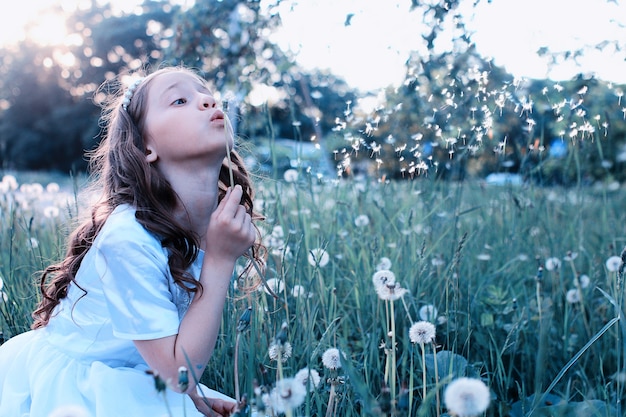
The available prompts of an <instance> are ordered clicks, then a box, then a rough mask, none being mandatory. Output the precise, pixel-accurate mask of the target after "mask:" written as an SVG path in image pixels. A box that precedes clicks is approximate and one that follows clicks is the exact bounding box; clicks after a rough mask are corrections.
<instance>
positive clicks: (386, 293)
mask: <svg viewBox="0 0 626 417" xmlns="http://www.w3.org/2000/svg"><path fill="white" fill-rule="evenodd" d="M408 292H409V290H408V289H406V288H403V287H402V286H401V285H400V284H398V283H397V282H394V283H387V284H384V285H379V286H378V287H376V294H378V298H380V299H381V300H386V301H396V300H399V299H400V298H402V297H404V296H405V295H406V294H407V293H408Z"/></svg>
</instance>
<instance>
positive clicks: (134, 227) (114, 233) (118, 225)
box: [96, 204, 162, 250]
mask: <svg viewBox="0 0 626 417" xmlns="http://www.w3.org/2000/svg"><path fill="white" fill-rule="evenodd" d="M135 213H136V210H135V208H134V207H132V206H130V205H128V204H122V205H119V206H117V207H116V208H115V209H114V210H113V212H112V213H111V214H110V215H109V217H108V218H107V219H106V221H105V223H104V225H103V226H102V229H101V230H100V232H99V233H98V237H97V239H96V244H98V243H100V245H101V244H106V245H107V246H109V245H129V244H130V245H141V246H146V245H149V246H154V247H155V248H158V249H159V250H162V246H161V241H160V239H158V237H157V236H156V235H154V234H153V233H151V232H150V231H148V230H147V229H146V228H145V227H144V226H143V225H142V224H141V223H139V222H138V221H137V218H136V217H135ZM105 242H106V243H105Z"/></svg>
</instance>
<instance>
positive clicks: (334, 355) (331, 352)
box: [322, 348, 341, 370]
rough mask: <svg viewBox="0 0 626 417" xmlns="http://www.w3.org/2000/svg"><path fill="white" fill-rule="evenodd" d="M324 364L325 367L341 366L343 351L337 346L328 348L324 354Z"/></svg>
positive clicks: (337, 367) (336, 367)
mask: <svg viewBox="0 0 626 417" xmlns="http://www.w3.org/2000/svg"><path fill="white" fill-rule="evenodd" d="M322 364H323V365H324V367H325V368H327V369H330V370H335V369H339V368H341V352H340V351H339V349H337V348H330V349H326V351H325V352H324V354H323V355H322Z"/></svg>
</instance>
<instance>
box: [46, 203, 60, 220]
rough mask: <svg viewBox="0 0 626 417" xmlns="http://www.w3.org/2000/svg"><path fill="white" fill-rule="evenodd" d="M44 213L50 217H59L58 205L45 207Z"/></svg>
mask: <svg viewBox="0 0 626 417" xmlns="http://www.w3.org/2000/svg"><path fill="white" fill-rule="evenodd" d="M43 215H44V216H45V217H47V218H48V219H53V218H55V217H59V208H58V207H57V206H47V207H45V208H44V209H43Z"/></svg>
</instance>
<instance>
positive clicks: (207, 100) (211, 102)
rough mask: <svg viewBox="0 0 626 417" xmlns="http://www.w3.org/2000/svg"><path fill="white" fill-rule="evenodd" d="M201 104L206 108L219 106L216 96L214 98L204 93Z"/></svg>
mask: <svg viewBox="0 0 626 417" xmlns="http://www.w3.org/2000/svg"><path fill="white" fill-rule="evenodd" d="M200 104H201V105H202V107H204V108H205V109H208V108H215V107H216V106H217V101H215V98H213V96H211V95H208V94H203V95H202V97H201V99H200Z"/></svg>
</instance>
